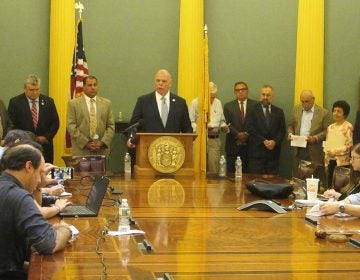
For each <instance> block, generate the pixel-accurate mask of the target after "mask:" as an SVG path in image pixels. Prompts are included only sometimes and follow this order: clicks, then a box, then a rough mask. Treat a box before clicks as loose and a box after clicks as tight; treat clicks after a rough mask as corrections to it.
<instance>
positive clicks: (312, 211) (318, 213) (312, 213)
mask: <svg viewBox="0 0 360 280" xmlns="http://www.w3.org/2000/svg"><path fill="white" fill-rule="evenodd" d="M324 215H325V213H323V212H321V211H320V204H316V205H314V206H313V207H311V208H310V209H309V210H308V211H307V212H306V216H313V217H321V216H324Z"/></svg>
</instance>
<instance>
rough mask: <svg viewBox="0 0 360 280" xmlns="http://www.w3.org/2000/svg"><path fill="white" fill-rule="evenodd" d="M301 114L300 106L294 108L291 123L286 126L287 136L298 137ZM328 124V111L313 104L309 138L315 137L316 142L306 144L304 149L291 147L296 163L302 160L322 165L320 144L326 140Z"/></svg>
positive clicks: (329, 120) (329, 121) (322, 155)
mask: <svg viewBox="0 0 360 280" xmlns="http://www.w3.org/2000/svg"><path fill="white" fill-rule="evenodd" d="M302 112H303V106H302V105H298V106H296V107H295V108H294V111H293V114H292V118H291V121H290V123H289V125H288V134H290V133H292V134H295V135H300V128H301V117H302ZM330 123H331V119H330V115H329V113H328V110H326V109H324V108H322V107H320V106H318V105H316V104H315V105H314V115H313V118H312V121H311V128H310V136H316V137H317V140H318V141H317V142H316V143H314V144H312V145H310V144H308V145H307V148H306V149H305V148H297V147H292V152H293V154H294V156H295V157H296V159H297V161H299V160H301V159H303V160H308V161H311V162H315V163H320V164H323V163H324V152H323V148H322V142H323V141H324V140H325V138H326V129H327V127H328V126H329V124H330ZM300 150H301V151H300Z"/></svg>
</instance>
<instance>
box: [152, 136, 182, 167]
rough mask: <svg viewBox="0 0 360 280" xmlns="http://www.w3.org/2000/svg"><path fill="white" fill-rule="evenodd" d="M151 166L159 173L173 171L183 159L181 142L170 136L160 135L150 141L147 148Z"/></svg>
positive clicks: (180, 164) (179, 165)
mask: <svg viewBox="0 0 360 280" xmlns="http://www.w3.org/2000/svg"><path fill="white" fill-rule="evenodd" d="M148 158H149V162H150V164H151V166H152V167H153V168H154V169H155V170H156V171H159V172H161V173H173V172H175V171H177V170H179V169H180V167H181V166H182V165H183V163H184V160H185V149H184V146H183V144H182V143H181V142H180V141H179V140H178V139H176V138H175V137H172V136H161V137H159V138H157V139H155V140H154V141H153V142H151V144H150V146H149V149H148Z"/></svg>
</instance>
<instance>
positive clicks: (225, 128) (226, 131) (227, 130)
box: [221, 125, 230, 133]
mask: <svg viewBox="0 0 360 280" xmlns="http://www.w3.org/2000/svg"><path fill="white" fill-rule="evenodd" d="M221 131H222V132H223V133H229V132H230V128H229V126H228V125H225V126H222V127H221Z"/></svg>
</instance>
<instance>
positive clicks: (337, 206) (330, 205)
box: [320, 144, 360, 217]
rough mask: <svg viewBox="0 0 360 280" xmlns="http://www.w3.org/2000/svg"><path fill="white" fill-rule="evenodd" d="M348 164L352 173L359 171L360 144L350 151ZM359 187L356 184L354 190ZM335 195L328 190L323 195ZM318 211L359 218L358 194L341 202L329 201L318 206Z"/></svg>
mask: <svg viewBox="0 0 360 280" xmlns="http://www.w3.org/2000/svg"><path fill="white" fill-rule="evenodd" d="M350 162H351V165H352V167H353V169H354V171H360V144H357V145H355V147H354V148H353V150H352V151H351V158H350ZM359 186H360V182H357V184H355V187H354V189H359ZM337 194H338V193H336V192H335V191H333V190H329V191H326V192H325V193H324V195H326V196H328V197H331V196H335V195H337ZM320 210H321V212H323V213H324V214H335V213H337V212H342V213H346V214H349V215H352V216H358V217H360V193H355V194H351V195H349V196H348V197H347V198H345V199H344V200H341V201H331V202H330V201H329V202H325V203H322V204H320Z"/></svg>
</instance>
